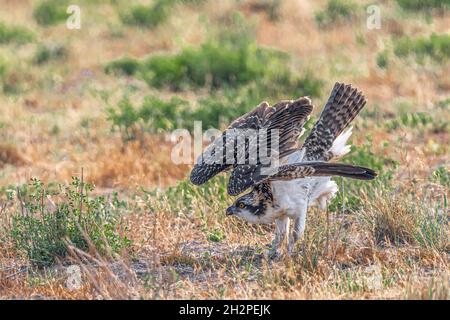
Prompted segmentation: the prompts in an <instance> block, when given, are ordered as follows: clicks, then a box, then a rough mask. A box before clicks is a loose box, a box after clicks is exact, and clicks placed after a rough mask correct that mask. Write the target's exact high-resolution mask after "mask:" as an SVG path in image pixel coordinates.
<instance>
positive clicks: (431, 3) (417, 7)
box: [396, 0, 450, 11]
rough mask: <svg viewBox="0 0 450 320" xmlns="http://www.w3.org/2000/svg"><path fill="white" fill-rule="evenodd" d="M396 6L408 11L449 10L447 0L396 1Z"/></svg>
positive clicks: (449, 2)
mask: <svg viewBox="0 0 450 320" xmlns="http://www.w3.org/2000/svg"><path fill="white" fill-rule="evenodd" d="M396 2H397V4H398V5H399V6H400V7H401V8H402V9H405V10H408V11H424V10H425V11H430V10H432V9H450V1H449V0H396Z"/></svg>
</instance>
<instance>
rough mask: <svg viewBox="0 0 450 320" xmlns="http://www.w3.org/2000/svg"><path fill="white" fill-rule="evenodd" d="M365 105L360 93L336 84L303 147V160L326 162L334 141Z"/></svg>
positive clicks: (348, 85)
mask: <svg viewBox="0 0 450 320" xmlns="http://www.w3.org/2000/svg"><path fill="white" fill-rule="evenodd" d="M365 104H366V98H365V97H364V95H363V94H362V92H361V91H358V89H357V88H353V87H352V86H351V85H350V84H343V83H336V84H335V85H334V88H333V90H332V91H331V94H330V97H329V98H328V101H327V103H326V105H325V108H324V109H323V111H322V113H321V115H320V118H319V120H318V121H317V122H316V124H315V125H314V127H313V129H312V131H311V134H310V135H309V136H308V137H307V138H306V140H305V143H304V144H303V147H302V148H304V149H305V150H306V152H305V158H304V159H305V160H308V161H317V160H326V159H325V158H326V154H327V152H328V151H329V150H330V148H331V147H332V145H333V142H334V141H335V139H336V138H337V137H338V136H339V135H340V134H341V133H342V131H344V130H345V128H346V127H347V126H348V125H349V124H350V122H352V120H353V119H354V118H355V117H356V115H357V114H358V113H359V112H360V111H361V109H362V108H363V107H364V105H365Z"/></svg>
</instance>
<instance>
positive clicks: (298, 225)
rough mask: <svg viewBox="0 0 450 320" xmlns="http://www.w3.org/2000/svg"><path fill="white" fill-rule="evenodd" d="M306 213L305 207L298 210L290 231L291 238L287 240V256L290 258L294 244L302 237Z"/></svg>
mask: <svg viewBox="0 0 450 320" xmlns="http://www.w3.org/2000/svg"><path fill="white" fill-rule="evenodd" d="M306 213H307V206H304V207H303V208H301V210H300V216H298V217H296V218H295V220H294V228H293V230H292V234H291V237H290V238H289V244H288V254H289V255H290V256H291V255H292V253H293V251H294V248H295V244H296V243H297V241H298V239H300V237H301V236H302V235H303V232H305V226H306Z"/></svg>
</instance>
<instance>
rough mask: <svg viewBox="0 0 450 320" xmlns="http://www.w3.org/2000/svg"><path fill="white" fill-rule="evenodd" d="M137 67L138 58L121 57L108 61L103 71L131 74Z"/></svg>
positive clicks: (138, 65)
mask: <svg viewBox="0 0 450 320" xmlns="http://www.w3.org/2000/svg"><path fill="white" fill-rule="evenodd" d="M139 67H140V63H139V61H138V60H136V59H133V58H130V57H123V58H121V59H119V60H116V61H113V62H110V63H108V64H107V65H106V66H105V72H106V73H109V74H122V75H127V76H132V75H134V74H136V73H137V72H138V70H139Z"/></svg>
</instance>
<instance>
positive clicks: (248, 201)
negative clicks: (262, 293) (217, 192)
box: [190, 83, 376, 255]
mask: <svg viewBox="0 0 450 320" xmlns="http://www.w3.org/2000/svg"><path fill="white" fill-rule="evenodd" d="M365 104H366V99H365V97H364V95H363V94H362V92H361V91H359V90H358V89H357V88H354V87H352V86H351V85H349V84H343V83H336V84H335V85H334V87H333V90H332V91H331V94H330V97H329V98H328V101H327V103H326V105H325V107H324V109H323V111H322V113H321V115H320V118H319V119H318V121H317V122H316V123H315V125H314V127H313V128H312V130H311V133H310V134H309V136H308V137H307V138H306V140H305V142H304V143H303V145H302V146H301V147H300V146H299V145H298V138H299V137H300V136H301V134H302V133H303V128H302V127H303V125H304V124H305V123H306V121H307V120H308V119H309V116H310V114H311V112H312V111H313V108H314V107H313V105H312V104H311V100H310V99H309V98H308V97H301V98H299V99H297V100H288V101H281V102H278V103H277V104H275V105H274V106H273V107H271V106H269V104H268V103H267V102H262V103H260V104H259V106H257V107H256V108H255V109H254V110H253V111H250V112H249V113H247V114H245V115H243V116H241V117H240V118H238V119H236V120H235V121H233V122H232V123H231V124H230V126H229V127H228V128H227V129H226V130H225V131H224V132H223V133H222V135H221V136H220V137H219V138H217V139H215V140H214V141H213V142H212V143H211V144H210V145H209V146H208V147H207V148H206V149H205V151H204V152H203V154H202V155H201V156H200V157H199V158H198V159H197V163H196V164H195V165H194V167H193V169H192V172H191V175H190V180H191V182H192V183H193V184H196V185H200V184H203V183H205V182H206V181H208V180H209V179H211V178H212V177H213V176H215V175H216V174H218V173H219V172H222V171H227V170H232V172H231V176H230V179H229V183H228V187H227V191H228V194H229V195H233V196H235V195H239V194H240V193H242V192H244V191H245V190H247V189H249V188H250V189H251V190H250V192H248V193H246V194H244V195H242V196H240V197H239V198H237V200H236V201H235V202H234V204H233V205H232V206H230V207H229V208H228V209H227V210H226V214H227V215H233V216H236V217H239V218H243V219H245V220H247V221H248V222H250V223H264V224H270V223H273V222H275V224H276V228H275V238H274V240H273V242H272V246H271V250H270V251H269V253H270V254H271V255H274V254H277V251H278V249H279V247H280V245H281V244H282V243H283V242H284V241H285V240H286V235H289V224H290V223H289V221H290V219H292V220H293V230H292V232H291V234H290V236H289V237H288V238H289V241H288V253H289V254H292V252H293V249H294V246H295V244H296V243H297V241H298V240H299V238H301V236H302V234H303V232H304V230H305V223H306V215H307V210H308V207H309V206H311V205H317V206H319V207H320V208H321V209H325V208H326V205H327V203H328V201H329V200H330V199H332V198H333V197H334V196H335V194H336V192H337V191H338V187H337V185H336V183H335V182H334V181H332V180H331V177H332V176H341V177H346V178H352V179H361V180H371V179H374V178H375V177H376V173H375V171H373V170H372V169H369V168H364V167H360V166H353V165H350V164H342V163H335V162H330V161H332V160H335V159H338V158H340V157H342V156H344V155H345V154H347V153H348V152H349V151H350V146H349V145H346V142H347V140H348V138H349V137H350V135H351V133H352V128H351V127H350V128H347V127H348V125H349V124H350V122H351V121H352V120H353V119H354V118H355V117H356V115H357V114H358V113H359V112H360V111H361V109H362V108H363V107H364V105H365ZM255 132H256V133H258V132H264V134H262V135H261V134H255ZM274 142H276V146H278V148H275V147H272V146H273V143H274ZM255 145H256V147H255ZM262 145H265V146H266V147H265V149H263V148H262V147H261V146H262ZM267 146H270V147H267ZM271 151H274V152H273V153H271V156H268V153H270V152H271ZM267 159H269V161H267ZM275 159H278V163H276V165H275V166H273V164H274V163H275V162H274V161H275ZM269 167H270V168H272V169H270V168H269Z"/></svg>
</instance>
